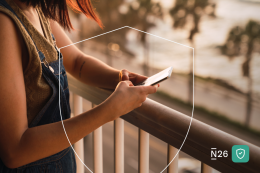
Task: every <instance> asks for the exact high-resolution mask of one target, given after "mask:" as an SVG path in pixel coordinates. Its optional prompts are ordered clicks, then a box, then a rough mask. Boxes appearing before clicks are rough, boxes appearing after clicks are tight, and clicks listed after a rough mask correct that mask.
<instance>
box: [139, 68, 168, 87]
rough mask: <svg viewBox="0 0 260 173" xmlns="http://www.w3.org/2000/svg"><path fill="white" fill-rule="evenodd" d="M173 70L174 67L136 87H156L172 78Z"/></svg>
mask: <svg viewBox="0 0 260 173" xmlns="http://www.w3.org/2000/svg"><path fill="white" fill-rule="evenodd" d="M172 69H173V67H168V68H167V69H165V70H163V71H161V72H159V73H157V74H155V75H153V76H151V77H149V78H147V79H146V80H144V81H143V82H141V83H139V84H137V85H136V86H140V85H143V86H153V85H156V84H158V83H160V82H162V81H164V80H166V79H168V78H170V77H171V74H172Z"/></svg>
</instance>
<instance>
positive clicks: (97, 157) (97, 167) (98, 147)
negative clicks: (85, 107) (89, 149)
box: [92, 103, 103, 173]
mask: <svg viewBox="0 0 260 173" xmlns="http://www.w3.org/2000/svg"><path fill="white" fill-rule="evenodd" d="M92 107H95V105H94V104H93V103H92ZM93 133H94V135H93V138H94V139H93V143H94V144H93V146H94V172H95V173H103V146H102V145H103V141H102V126H100V127H99V128H97V129H96V130H95V131H94V132H93Z"/></svg>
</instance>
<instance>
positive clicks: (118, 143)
mask: <svg viewBox="0 0 260 173" xmlns="http://www.w3.org/2000/svg"><path fill="white" fill-rule="evenodd" d="M114 133H115V134H114V135H115V145H114V151H115V173H123V172H124V120H122V119H121V118H118V119H116V120H115V121H114Z"/></svg>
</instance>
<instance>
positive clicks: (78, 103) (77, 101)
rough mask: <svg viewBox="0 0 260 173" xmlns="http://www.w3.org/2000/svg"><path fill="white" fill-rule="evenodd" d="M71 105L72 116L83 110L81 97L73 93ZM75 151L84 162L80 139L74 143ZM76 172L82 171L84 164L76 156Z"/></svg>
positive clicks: (82, 146)
mask: <svg viewBox="0 0 260 173" xmlns="http://www.w3.org/2000/svg"><path fill="white" fill-rule="evenodd" d="M73 107H74V116H77V115H79V114H81V113H82V112H83V105H82V97H80V96H79V95H77V94H74V93H73ZM74 147H75V152H76V153H77V154H78V156H79V157H80V159H81V160H82V161H83V162H84V142H83V139H80V140H79V141H78V142H76V143H75V144H74ZM76 163H77V173H84V164H82V163H81V161H80V160H79V158H78V157H76Z"/></svg>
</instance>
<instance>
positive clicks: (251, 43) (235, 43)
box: [221, 20, 260, 127]
mask: <svg viewBox="0 0 260 173" xmlns="http://www.w3.org/2000/svg"><path fill="white" fill-rule="evenodd" d="M257 44H260V23H259V22H256V21H253V20H250V21H249V22H248V23H247V24H246V26H245V27H240V26H236V27H234V28H232V29H231V30H230V32H229V34H228V38H227V40H226V43H225V44H224V45H223V46H221V51H222V54H224V55H227V56H228V57H229V58H231V59H233V58H234V57H237V56H239V55H244V56H245V60H244V62H243V63H242V74H243V76H244V77H247V80H248V91H247V104H246V119H245V126H247V127H248V125H249V122H250V116H251V112H252V83H253V81H252V76H251V72H250V66H251V59H252V54H253V52H255V51H259V50H257V46H256V45H257Z"/></svg>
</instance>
